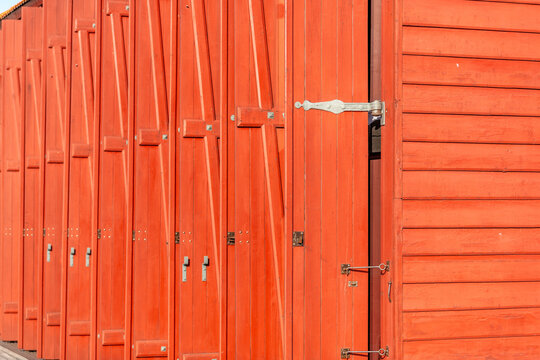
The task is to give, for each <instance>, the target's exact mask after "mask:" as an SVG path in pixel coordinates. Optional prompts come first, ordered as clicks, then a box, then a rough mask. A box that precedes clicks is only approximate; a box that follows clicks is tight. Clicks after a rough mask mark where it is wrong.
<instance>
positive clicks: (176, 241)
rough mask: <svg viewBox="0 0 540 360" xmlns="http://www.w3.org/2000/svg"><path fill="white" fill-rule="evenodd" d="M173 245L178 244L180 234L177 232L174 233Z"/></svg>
mask: <svg viewBox="0 0 540 360" xmlns="http://www.w3.org/2000/svg"><path fill="white" fill-rule="evenodd" d="M174 243H175V244H180V233H179V232H178V231H177V232H175V233H174Z"/></svg>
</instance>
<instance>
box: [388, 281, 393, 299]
mask: <svg viewBox="0 0 540 360" xmlns="http://www.w3.org/2000/svg"><path fill="white" fill-rule="evenodd" d="M391 295H392V281H389V282H388V302H392V296H391Z"/></svg>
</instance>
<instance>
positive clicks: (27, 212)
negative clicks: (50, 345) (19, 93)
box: [19, 7, 43, 350]
mask: <svg viewBox="0 0 540 360" xmlns="http://www.w3.org/2000/svg"><path fill="white" fill-rule="evenodd" d="M22 19H23V33H24V49H23V56H24V60H25V61H24V72H23V74H24V84H25V87H24V91H25V94H24V159H25V163H24V212H23V234H22V241H23V246H22V254H21V261H23V266H22V269H23V272H22V278H21V286H22V290H23V291H22V293H21V295H22V296H21V299H20V300H19V301H20V302H21V304H22V306H21V308H22V311H21V313H19V324H20V325H19V326H20V335H19V345H20V346H21V347H22V348H23V349H24V350H36V349H37V327H38V326H37V322H38V321H37V320H38V317H37V315H38V306H37V305H38V301H37V300H38V299H37V289H38V287H39V285H38V281H39V277H38V271H37V269H38V265H39V264H40V260H39V259H38V257H39V247H38V242H37V239H38V234H39V233H40V231H39V212H40V211H39V208H40V190H42V189H41V184H40V180H41V166H40V165H41V159H42V157H43V153H42V142H43V139H42V137H41V135H42V133H41V126H42V120H41V118H42V116H41V83H42V77H41V63H42V59H43V55H42V54H43V53H42V49H41V45H42V43H43V33H42V28H43V10H42V8H37V7H24V8H23V10H22Z"/></svg>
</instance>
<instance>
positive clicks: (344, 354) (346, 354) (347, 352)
mask: <svg viewBox="0 0 540 360" xmlns="http://www.w3.org/2000/svg"><path fill="white" fill-rule="evenodd" d="M364 354H379V357H380V358H381V359H383V358H385V357H387V356H389V355H390V349H389V348H388V346H387V347H386V348H380V349H379V350H364V351H354V350H351V349H349V348H343V349H341V358H342V359H349V358H350V357H351V355H364Z"/></svg>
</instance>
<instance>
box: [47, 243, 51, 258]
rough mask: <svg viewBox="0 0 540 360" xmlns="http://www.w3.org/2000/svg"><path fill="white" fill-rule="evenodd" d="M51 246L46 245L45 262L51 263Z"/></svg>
mask: <svg viewBox="0 0 540 360" xmlns="http://www.w3.org/2000/svg"><path fill="white" fill-rule="evenodd" d="M51 252H52V244H47V262H51Z"/></svg>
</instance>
